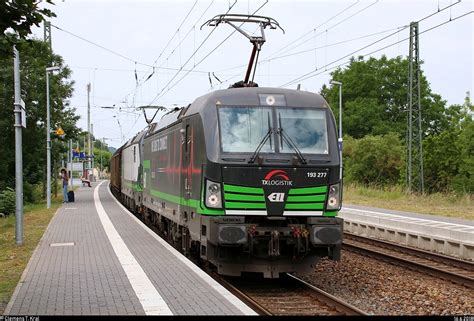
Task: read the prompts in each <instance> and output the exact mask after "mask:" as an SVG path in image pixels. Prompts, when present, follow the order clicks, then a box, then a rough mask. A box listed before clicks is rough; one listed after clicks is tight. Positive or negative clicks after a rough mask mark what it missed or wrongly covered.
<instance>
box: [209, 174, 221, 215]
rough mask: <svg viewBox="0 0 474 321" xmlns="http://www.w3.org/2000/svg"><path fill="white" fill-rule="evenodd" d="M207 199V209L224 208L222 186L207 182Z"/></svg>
mask: <svg viewBox="0 0 474 321" xmlns="http://www.w3.org/2000/svg"><path fill="white" fill-rule="evenodd" d="M205 198H206V200H205V202H206V206H207V207H211V208H222V197H221V184H219V183H214V182H211V181H210V180H206V195H205Z"/></svg>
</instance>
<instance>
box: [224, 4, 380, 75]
mask: <svg viewBox="0 0 474 321" xmlns="http://www.w3.org/2000/svg"><path fill="white" fill-rule="evenodd" d="M378 1H379V0H376V1H375V2H373V3H371V4H369V5H368V6H365V7H364V8H362V9H360V10H358V11H356V12H355V13H353V14H352V15H350V16H349V17H346V18H344V19H343V20H341V21H339V22H337V23H336V24H334V25H332V26H330V27H328V28H326V29H325V30H323V31H322V32H320V33H318V34H315V35H313V36H311V37H310V38H308V39H303V38H305V37H306V36H308V35H310V34H311V33H314V31H315V30H316V29H318V28H320V27H321V26H323V25H324V24H326V23H327V22H329V21H331V20H333V19H334V18H336V17H338V16H339V15H341V14H342V13H344V12H346V11H347V10H349V9H350V8H352V7H353V6H354V5H356V4H357V3H359V1H357V2H356V3H353V4H352V5H350V6H348V7H346V8H345V9H343V10H342V11H340V12H339V13H337V14H336V15H334V16H332V17H331V18H329V19H327V20H326V21H324V22H323V23H321V24H319V25H318V26H316V27H314V28H313V29H311V30H310V31H308V32H306V33H305V34H303V35H302V36H301V37H299V38H297V39H296V40H293V41H292V42H290V43H289V44H287V45H285V46H284V47H282V48H280V49H279V50H277V51H276V52H274V53H273V54H270V55H269V56H268V57H266V58H264V59H263V60H261V61H260V62H259V64H260V63H263V62H265V61H269V60H271V59H272V57H273V56H274V55H276V54H277V53H279V52H282V51H283V53H286V52H288V51H290V50H294V49H296V48H298V47H300V46H301V45H302V44H305V43H307V41H309V40H311V39H313V38H316V37H318V36H320V35H322V34H327V31H328V30H331V29H333V28H335V27H336V26H338V25H340V24H342V23H343V22H346V21H347V20H349V19H351V18H353V17H354V16H356V15H358V14H359V13H361V12H363V11H365V10H367V9H368V8H370V7H371V6H373V5H375V4H376V3H377V2H378ZM300 40H301V43H299V44H298V45H296V46H295V47H293V48H290V49H287V50H284V49H286V48H288V47H289V46H291V45H292V44H294V43H296V42H299V41H300ZM244 66H246V65H239V66H234V67H230V68H224V69H221V70H217V72H222V71H227V70H232V69H237V68H241V67H244Z"/></svg>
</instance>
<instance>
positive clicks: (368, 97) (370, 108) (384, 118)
mask: <svg viewBox="0 0 474 321" xmlns="http://www.w3.org/2000/svg"><path fill="white" fill-rule="evenodd" d="M331 77H332V79H334V80H337V81H341V82H342V96H343V98H342V100H343V103H342V105H343V124H342V126H343V129H344V132H345V133H347V134H348V135H350V136H352V137H354V138H361V137H364V136H365V135H369V134H370V135H384V134H387V133H389V132H394V133H398V135H399V137H404V136H405V130H406V112H405V110H406V105H407V82H408V60H407V59H402V58H401V57H397V58H392V59H388V58H387V57H385V56H382V58H380V59H375V58H369V59H368V60H363V58H361V57H359V58H357V59H354V58H353V59H352V60H351V62H350V64H349V66H348V67H347V68H345V69H344V70H342V69H337V70H335V71H334V72H332V73H331ZM321 94H322V95H323V96H324V97H325V98H326V99H327V100H328V102H329V104H330V106H331V108H332V110H333V112H334V114H335V117H336V119H337V118H338V117H339V87H338V86H331V87H327V86H325V85H324V86H323V88H322V90H321ZM421 97H422V106H423V113H422V115H423V120H422V126H423V129H424V132H426V133H439V132H440V131H442V130H443V129H446V125H447V124H446V122H444V121H443V120H444V118H443V110H444V107H445V101H443V100H442V99H441V97H440V96H439V95H436V94H434V93H432V92H431V89H430V88H429V84H428V82H427V80H426V78H425V77H424V75H423V73H421Z"/></svg>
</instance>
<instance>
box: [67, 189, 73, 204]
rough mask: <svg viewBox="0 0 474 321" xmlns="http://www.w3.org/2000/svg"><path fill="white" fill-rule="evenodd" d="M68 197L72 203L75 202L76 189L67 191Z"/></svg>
mask: <svg viewBox="0 0 474 321" xmlns="http://www.w3.org/2000/svg"><path fill="white" fill-rule="evenodd" d="M67 198H68V201H69V202H70V203H73V202H74V191H69V192H67Z"/></svg>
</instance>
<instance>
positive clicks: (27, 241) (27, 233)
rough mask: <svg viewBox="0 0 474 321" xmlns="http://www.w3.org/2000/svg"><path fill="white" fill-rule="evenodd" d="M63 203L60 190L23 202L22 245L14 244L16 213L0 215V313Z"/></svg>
mask: <svg viewBox="0 0 474 321" xmlns="http://www.w3.org/2000/svg"><path fill="white" fill-rule="evenodd" d="M61 205H62V194H61V193H58V197H57V198H55V199H53V200H52V202H51V208H49V209H47V208H46V206H45V204H38V205H27V206H25V210H24V216H23V245H16V241H15V216H14V215H9V216H7V217H4V218H0V249H1V251H0V314H3V312H4V310H5V308H6V306H7V304H8V301H9V300H10V297H11V296H12V294H13V291H14V290H15V287H16V285H17V284H18V281H19V280H20V277H21V274H22V273H23V270H24V269H25V267H26V264H27V263H28V261H29V260H30V257H31V255H32V254H33V251H34V250H35V248H36V246H37V245H38V242H39V240H40V239H41V237H42V236H43V234H44V232H45V230H46V227H47V226H48V224H49V222H50V221H51V218H52V217H53V215H54V213H55V212H56V210H57V209H58V208H59V207H60V206H61Z"/></svg>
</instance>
